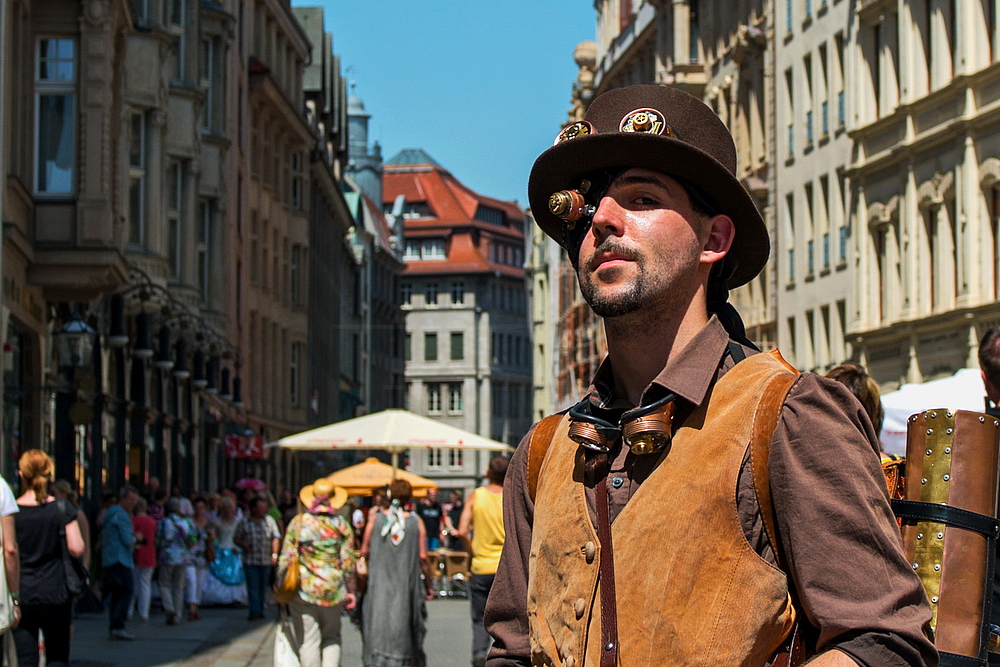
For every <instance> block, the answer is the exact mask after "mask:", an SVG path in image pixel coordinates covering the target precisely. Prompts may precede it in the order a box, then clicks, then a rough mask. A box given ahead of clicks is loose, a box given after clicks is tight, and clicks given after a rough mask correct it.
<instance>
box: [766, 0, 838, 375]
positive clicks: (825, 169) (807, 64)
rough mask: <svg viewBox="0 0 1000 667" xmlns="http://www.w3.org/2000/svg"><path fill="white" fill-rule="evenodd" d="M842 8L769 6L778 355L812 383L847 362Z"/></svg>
mask: <svg viewBox="0 0 1000 667" xmlns="http://www.w3.org/2000/svg"><path fill="white" fill-rule="evenodd" d="M853 19H854V6H853V5H852V3H850V2H846V1H844V0H838V1H837V2H832V1H831V0H821V1H817V2H793V3H784V4H781V3H779V8H777V9H776V34H777V37H778V40H777V45H776V48H775V51H776V53H775V59H776V65H775V67H774V72H775V73H776V74H775V77H774V86H775V89H776V100H775V112H774V117H775V119H776V125H777V132H776V135H775V141H776V144H777V154H776V159H775V165H776V172H775V188H776V194H777V197H776V200H775V210H776V212H777V224H776V229H775V236H774V241H775V243H774V247H773V248H772V261H773V262H774V263H775V265H776V266H777V267H779V270H778V272H777V276H776V279H777V287H778V289H777V311H778V314H779V318H778V324H779V326H778V346H779V348H780V349H781V351H782V354H783V355H784V356H785V358H786V359H787V360H788V361H789V362H790V363H792V364H794V365H796V366H797V367H798V368H801V369H803V370H811V371H816V372H819V373H822V372H825V371H826V370H829V369H830V368H831V367H833V366H835V365H836V364H839V363H842V362H843V361H845V360H847V359H849V358H851V355H852V349H851V345H850V344H849V343H848V340H847V337H846V332H847V328H848V324H849V317H848V308H847V304H848V301H849V300H850V296H851V289H852V286H853V284H854V279H855V273H854V271H853V267H852V264H851V262H850V261H849V257H850V254H851V253H850V252H849V246H850V243H851V234H850V230H851V227H850V225H849V220H848V215H847V214H848V209H847V206H848V196H849V193H848V190H849V181H848V179H847V169H848V166H849V163H850V160H851V137H850V135H849V134H848V132H847V127H848V118H847V100H846V97H847V94H848V91H847V80H848V77H847V68H846V60H845V59H846V57H847V55H848V54H849V53H850V51H849V46H848V40H849V39H850V38H851V35H850V26H851V24H852V21H853Z"/></svg>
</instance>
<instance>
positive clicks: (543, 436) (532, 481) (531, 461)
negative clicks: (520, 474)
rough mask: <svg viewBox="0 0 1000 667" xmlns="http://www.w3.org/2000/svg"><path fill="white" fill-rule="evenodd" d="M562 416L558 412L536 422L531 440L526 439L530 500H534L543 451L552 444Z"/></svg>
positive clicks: (543, 456) (547, 449)
mask: <svg viewBox="0 0 1000 667" xmlns="http://www.w3.org/2000/svg"><path fill="white" fill-rule="evenodd" d="M562 418H563V414H562V413H561V412H558V413H556V414H554V415H549V416H548V417H546V418H545V419H543V420H542V421H540V422H538V425H537V426H535V430H534V431H532V433H531V440H529V441H528V495H529V496H530V497H531V502H535V491H536V490H537V489H538V473H539V472H540V471H541V469H542V461H543V460H544V459H545V453H546V452H548V451H549V445H550V444H552V438H553V436H555V434H556V427H558V426H559V424H560V423H561V422H562Z"/></svg>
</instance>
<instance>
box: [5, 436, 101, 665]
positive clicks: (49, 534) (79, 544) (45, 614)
mask: <svg viewBox="0 0 1000 667" xmlns="http://www.w3.org/2000/svg"><path fill="white" fill-rule="evenodd" d="M18 468H19V470H20V473H21V487H22V488H26V489H27V491H25V492H24V495H22V496H21V497H20V498H18V499H17V505H18V512H17V514H16V515H14V522H15V526H16V527H17V536H18V542H19V544H20V547H21V623H20V625H18V626H17V628H15V629H14V643H15V645H16V646H17V658H18V664H20V665H22V667H37V665H38V631H39V630H41V631H42V632H44V633H45V659H46V662H47V664H49V665H51V666H52V667H56V666H57V665H58V666H64V665H67V664H69V639H70V623H71V622H72V620H73V613H72V597H71V596H70V593H69V590H68V588H67V587H66V567H65V565H64V562H63V548H64V546H63V537H62V534H61V532H62V529H63V527H64V526H65V533H66V546H65V548H66V550H67V551H68V552H69V554H70V555H71V556H72V557H74V558H76V557H79V556H80V555H81V554H82V553H83V548H84V547H83V537H82V535H81V534H80V526H79V525H78V524H77V522H76V509H75V508H74V507H73V506H72V505H70V504H69V503H57V502H55V498H53V497H52V496H51V495H49V486H50V485H51V483H52V468H53V466H52V459H51V458H49V456H48V454H46V453H45V452H43V451H41V450H39V449H31V450H28V451H26V452H25V453H24V454H22V455H21V460H20V461H19V462H18Z"/></svg>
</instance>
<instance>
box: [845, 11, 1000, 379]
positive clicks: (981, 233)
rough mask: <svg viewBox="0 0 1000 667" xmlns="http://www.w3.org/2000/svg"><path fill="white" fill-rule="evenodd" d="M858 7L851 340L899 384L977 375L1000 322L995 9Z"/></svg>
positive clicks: (852, 100) (852, 110)
mask: <svg viewBox="0 0 1000 667" xmlns="http://www.w3.org/2000/svg"><path fill="white" fill-rule="evenodd" d="M851 4H852V8H853V11H854V14H855V16H854V18H853V21H852V23H851V24H850V26H851V29H850V34H849V43H850V47H851V51H850V57H849V63H850V70H849V75H848V81H849V83H848V86H849V98H848V109H847V113H848V116H849V125H850V127H849V134H850V136H851V139H852V142H853V152H852V160H851V163H850V165H849V168H848V171H847V176H848V178H849V180H850V216H851V217H850V225H851V230H852V232H853V233H852V238H851V240H852V261H853V263H854V270H855V272H856V274H857V279H856V280H855V282H854V288H853V291H852V293H851V298H850V300H849V304H848V309H849V313H848V318H849V327H848V329H849V330H848V338H849V340H850V342H851V343H852V345H853V346H854V348H855V350H856V356H857V357H858V358H859V359H861V360H862V361H863V362H864V363H866V364H867V366H868V367H869V369H870V370H871V371H872V373H873V375H874V376H875V377H876V379H878V380H879V381H880V382H881V383H882V385H883V386H884V387H888V388H892V387H894V386H897V385H898V384H900V383H902V382H920V381H922V380H929V379H934V378H937V377H941V376H944V375H949V374H951V373H953V372H955V371H956V370H957V369H959V368H962V367H971V368H976V367H978V363H977V359H976V354H977V351H978V350H977V345H978V339H979V337H980V335H981V334H982V333H983V332H984V331H985V329H986V328H987V327H989V326H992V325H996V324H998V323H1000V307H998V305H997V297H998V295H1000V294H998V269H997V267H998V262H1000V254H998V238H1000V234H998V220H1000V218H998V210H1000V207H998V201H1000V199H998V191H997V186H998V178H1000V134H998V131H997V130H998V126H1000V65H998V64H997V53H998V51H997V49H998V43H997V7H996V4H995V3H994V2H992V1H991V2H954V1H944V0H942V1H937V2H928V3H915V2H902V1H899V2H889V1H868V2H856V3H851Z"/></svg>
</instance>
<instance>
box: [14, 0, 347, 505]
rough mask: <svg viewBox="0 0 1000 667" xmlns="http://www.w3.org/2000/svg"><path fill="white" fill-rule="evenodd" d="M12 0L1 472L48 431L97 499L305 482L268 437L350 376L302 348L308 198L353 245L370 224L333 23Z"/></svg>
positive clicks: (111, 2)
mask: <svg viewBox="0 0 1000 667" xmlns="http://www.w3.org/2000/svg"><path fill="white" fill-rule="evenodd" d="M0 9H2V11H3V15H2V17H0V18H2V22H0V24H2V31H0V32H2V39H0V44H2V45H3V54H2V59H3V74H4V76H3V78H2V89H0V104H2V106H3V112H2V113H0V121H2V128H0V132H2V134H3V136H4V137H5V141H4V142H3V143H2V144H0V162H2V164H3V165H4V173H5V180H4V182H3V183H2V184H0V185H2V190H3V196H2V198H0V211H2V219H3V231H4V235H3V237H4V238H3V321H2V326H3V330H4V355H3V356H2V361H3V376H4V398H5V402H6V405H5V409H4V423H3V441H2V443H0V453H2V456H0V472H2V473H3V474H4V475H5V476H7V477H8V479H10V478H11V474H12V471H13V469H14V464H15V462H16V459H17V457H18V455H19V453H20V452H21V451H23V450H25V449H28V448H34V447H38V448H42V449H44V450H46V451H48V452H50V453H51V454H52V455H53V457H54V458H55V460H56V467H57V470H56V474H57V475H58V476H60V477H64V478H67V479H71V480H75V481H76V483H77V485H78V486H79V487H80V488H81V490H82V491H84V493H85V495H86V496H88V497H90V498H92V499H94V498H97V497H98V496H99V494H100V490H101V488H102V487H112V488H114V487H116V486H118V485H119V484H121V483H123V482H124V481H126V480H129V481H132V482H133V483H137V484H143V483H145V482H146V481H148V480H149V479H150V478H151V477H157V478H159V479H160V480H161V483H162V484H163V485H164V486H175V485H176V486H179V487H180V488H181V489H182V490H183V491H185V492H186V491H189V490H191V489H210V490H214V489H216V488H218V487H219V486H222V485H224V484H231V483H232V482H233V481H235V479H237V478H238V477H241V476H248V475H249V476H257V477H261V478H264V479H266V480H267V481H269V482H271V483H272V484H274V483H278V482H282V481H283V482H290V483H293V484H297V483H298V481H299V480H298V479H296V474H297V471H296V470H295V469H294V466H293V465H292V460H291V459H290V458H289V457H287V456H284V455H280V454H275V455H273V456H269V455H267V453H266V450H262V449H261V447H260V445H261V444H262V443H263V442H265V441H268V440H273V439H276V438H278V437H280V436H282V435H286V434H288V433H292V432H295V431H300V430H303V429H304V428H306V427H307V425H308V424H309V423H310V421H311V420H310V414H317V413H318V409H317V408H316V407H314V406H316V405H317V402H316V401H314V400H313V398H315V397H316V396H317V395H318V393H319V390H318V389H317V385H318V378H322V377H327V376H328V375H333V376H337V377H339V372H340V365H341V364H342V363H343V360H342V359H339V358H330V357H322V356H321V355H318V354H315V350H314V348H313V347H311V346H310V333H309V332H310V326H317V325H316V323H315V322H312V323H311V321H310V315H309V312H310V310H309V304H310V299H311V292H312V290H313V287H314V286H313V284H312V282H311V279H310V276H312V275H314V274H313V266H312V253H311V244H312V243H313V241H314V239H313V236H312V230H313V227H314V224H313V221H314V211H313V208H314V207H317V206H318V207H322V208H323V215H324V216H325V217H324V218H323V220H324V222H327V223H330V225H329V226H330V227H331V228H333V229H338V228H339V229H341V230H342V233H341V234H340V236H339V237H338V238H337V241H336V243H337V244H338V247H343V238H344V236H345V235H346V234H347V231H348V230H349V229H350V228H351V227H352V226H353V224H354V222H353V219H352V218H351V212H350V211H349V209H348V207H347V205H346V201H345V199H344V196H343V194H342V186H341V182H340V181H341V178H342V175H343V170H342V164H341V162H342V160H343V154H344V152H345V151H346V146H347V140H346V133H347V128H346V122H344V121H345V119H346V115H345V108H344V107H345V105H346V96H345V91H344V86H343V85H342V82H340V80H339V62H338V61H337V60H336V59H335V58H334V57H333V55H332V53H331V52H330V41H329V39H328V38H327V37H326V36H325V35H324V33H323V32H322V29H321V25H320V26H319V27H320V30H319V32H318V38H314V39H315V43H314V41H313V39H311V38H310V37H309V36H308V35H307V34H306V33H305V31H304V29H303V27H302V26H301V25H300V24H299V22H298V21H297V20H296V17H295V15H294V14H293V12H292V10H291V9H290V7H289V6H288V3H287V2H283V1H281V0H263V1H259V2H250V1H249V0H220V2H214V1H212V0H53V1H51V2H44V3H42V2H35V1H31V0H6V1H5V2H4V3H3V4H2V5H0ZM320 23H321V18H320ZM307 62H309V63H314V62H320V63H322V64H323V65H322V67H321V68H320V69H321V70H322V71H321V72H320V73H319V74H318V75H317V76H316V77H315V80H310V81H309V82H308V83H309V86H308V87H307V86H306V83H307V82H305V81H304V74H305V68H306V63H307ZM335 70H336V71H335ZM312 71H315V70H312ZM306 91H308V92H306ZM317 100H320V101H319V102H317ZM310 104H311V105H312V106H310ZM320 217H321V216H320V215H319V212H316V213H315V218H316V219H319V218H320ZM320 242H321V243H324V244H325V243H326V239H320ZM319 254H320V256H322V257H324V258H325V256H324V255H323V253H322V252H320V253H319ZM335 261H336V262H340V261H342V259H341V258H340V257H336V258H335ZM342 289H343V285H337V286H336V288H335V290H336V291H338V292H339V291H340V290H342ZM314 354H315V356H314ZM233 439H235V440H234V443H235V444H234V447H232V448H230V449H232V450H234V451H230V452H228V453H227V444H228V442H229V441H230V440H233ZM248 444H249V445H250V447H249V448H246V447H243V450H247V451H249V452H250V457H249V458H246V457H245V456H244V457H242V458H236V457H237V456H241V454H240V453H239V451H235V450H240V451H242V450H241V448H240V446H241V445H248ZM245 453H246V452H245V451H244V454H245ZM310 474H311V473H310Z"/></svg>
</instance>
